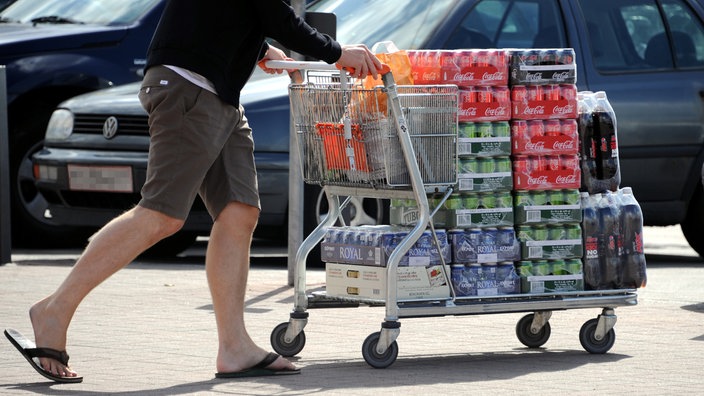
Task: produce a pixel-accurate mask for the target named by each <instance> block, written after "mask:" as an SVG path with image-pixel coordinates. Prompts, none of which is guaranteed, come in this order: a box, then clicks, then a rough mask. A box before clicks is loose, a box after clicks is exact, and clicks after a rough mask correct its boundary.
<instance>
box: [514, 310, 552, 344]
mask: <svg viewBox="0 0 704 396" xmlns="http://www.w3.org/2000/svg"><path fill="white" fill-rule="evenodd" d="M532 323H533V314H529V315H526V316H524V317H522V318H521V320H519V321H518V323H517V324H516V336H517V337H518V341H520V342H521V343H522V344H523V345H525V346H527V347H528V348H539V347H541V346H542V345H543V344H545V343H546V342H548V338H550V323H549V322H547V323H545V326H543V328H542V329H540V331H539V332H538V333H533V332H532V331H531V330H530V326H531V324H532Z"/></svg>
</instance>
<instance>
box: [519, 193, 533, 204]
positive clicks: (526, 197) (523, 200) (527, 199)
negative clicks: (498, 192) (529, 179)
mask: <svg viewBox="0 0 704 396" xmlns="http://www.w3.org/2000/svg"><path fill="white" fill-rule="evenodd" d="M514 202H515V205H516V206H533V197H532V195H531V193H530V191H527V190H518V191H516V192H515V199H514Z"/></svg>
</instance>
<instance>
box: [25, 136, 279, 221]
mask: <svg viewBox="0 0 704 396" xmlns="http://www.w3.org/2000/svg"><path fill="white" fill-rule="evenodd" d="M32 159H33V165H34V168H35V171H34V173H35V183H36V186H37V188H38V189H39V191H40V193H41V194H42V196H43V197H44V198H45V199H46V201H47V202H48V208H47V211H46V214H45V215H46V216H50V217H51V219H52V221H54V222H55V223H57V224H64V225H71V226H87V227H101V226H102V225H104V224H105V223H107V222H108V221H110V220H111V219H113V218H114V217H116V216H118V215H120V214H121V213H123V212H124V211H126V210H128V209H130V208H132V207H134V206H135V205H136V204H137V203H138V202H139V200H140V198H141V196H140V190H141V188H142V185H144V182H145V180H146V172H147V153H142V152H120V151H91V150H76V149H65V148H45V149H43V150H41V151H40V152H38V153H36V154H35V155H34V156H33V158H32ZM261 164H262V165H261V166H260V162H258V164H257V172H258V179H259V186H260V198H261V201H262V213H261V216H260V219H259V228H261V229H264V228H269V227H278V228H279V229H280V227H282V226H283V225H284V224H285V222H286V215H287V201H288V192H287V189H288V179H287V178H288V156H285V160H284V157H283V156H282V155H273V156H271V155H264V158H263V159H262V161H261ZM264 164H266V165H264ZM37 176H39V177H37ZM265 186H268V187H266V188H263V187H265ZM211 226H212V219H211V217H210V215H209V214H208V212H207V211H206V210H205V207H204V205H203V203H202V202H201V201H200V198H196V202H195V203H194V205H193V209H192V210H191V212H190V214H189V216H188V219H187V220H186V223H185V224H184V228H183V229H184V230H185V231H197V232H209V231H210V228H211Z"/></svg>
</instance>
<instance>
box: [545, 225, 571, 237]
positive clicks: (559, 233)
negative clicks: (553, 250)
mask: <svg viewBox="0 0 704 396" xmlns="http://www.w3.org/2000/svg"><path fill="white" fill-rule="evenodd" d="M547 228H548V240H549V241H562V240H565V239H567V230H566V229H565V227H564V226H562V225H561V224H555V225H552V224H551V225H549V226H548V227H547Z"/></svg>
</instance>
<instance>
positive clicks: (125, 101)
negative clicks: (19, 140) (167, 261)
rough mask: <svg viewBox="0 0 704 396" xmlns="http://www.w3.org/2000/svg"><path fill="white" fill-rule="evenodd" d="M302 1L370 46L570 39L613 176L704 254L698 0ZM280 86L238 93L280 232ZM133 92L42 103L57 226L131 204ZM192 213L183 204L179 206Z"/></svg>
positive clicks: (271, 219) (44, 171) (141, 158)
mask: <svg viewBox="0 0 704 396" xmlns="http://www.w3.org/2000/svg"><path fill="white" fill-rule="evenodd" d="M309 9H310V10H314V11H321V12H333V13H335V14H336V15H337V20H338V26H337V38H338V39H339V40H340V41H341V42H343V43H354V42H363V43H366V44H367V45H370V46H371V45H372V44H374V43H376V42H379V41H383V40H392V41H394V42H395V43H396V45H397V46H398V47H399V48H405V49H418V48H431V49H459V48H530V47H533V48H546V47H547V48H560V47H571V48H574V50H575V53H576V60H577V70H578V78H577V80H578V84H577V85H578V88H579V90H583V91H584V90H591V91H606V92H607V94H608V98H609V100H610V102H611V104H612V105H613V107H614V109H615V111H616V115H617V118H618V133H619V136H618V138H619V153H620V160H621V172H622V183H621V185H623V186H631V187H632V188H633V190H634V192H635V195H636V197H637V199H638V201H639V202H640V204H641V206H642V208H643V211H644V217H645V223H646V224H647V225H672V224H681V225H682V229H683V231H684V234H685V236H686V237H687V239H688V241H689V243H690V244H691V245H692V246H693V247H694V248H695V249H696V250H697V251H698V252H699V253H700V254H704V232H701V231H700V227H701V226H700V225H701V224H704V213H703V212H704V210H701V208H702V207H704V193H703V192H702V183H701V170H702V163H703V162H704V106H702V97H703V95H704V25H703V24H702V17H703V16H704V8H703V7H702V3H701V1H699V0H697V1H692V0H686V1H685V0H437V1H432V2H431V1H423V2H420V1H415V0H404V1H394V2H389V1H384V0H377V1H374V0H368V1H366V2H364V4H363V5H361V4H360V3H359V2H357V1H354V0H335V1H319V2H315V3H313V4H312V5H311V7H310V8H309ZM287 84H288V79H287V78H286V77H280V78H269V79H261V80H258V81H253V82H251V83H249V84H248V86H247V87H246V89H245V91H244V92H243V97H242V101H243V103H244V105H245V108H246V114H247V117H248V118H249V120H250V124H251V125H252V127H253V129H254V138H255V144H256V161H257V168H258V170H259V177H260V179H259V185H260V188H261V193H262V204H263V212H262V220H261V221H260V223H261V224H262V225H263V226H265V225H274V226H277V225H278V227H279V229H281V227H284V226H285V225H286V218H287V217H286V216H287V213H288V206H287V199H286V197H287V193H288V178H287V175H288V151H289V102H288V96H287V90H286V87H287ZM136 92H137V85H132V86H127V87H123V88H119V89H117V90H113V91H106V92H100V93H96V94H92V95H86V96H82V97H78V98H75V99H73V100H71V101H68V102H65V103H63V104H61V105H60V107H59V109H58V110H57V113H55V118H56V120H55V121H56V122H55V123H53V125H52V126H50V128H49V130H48V132H47V139H46V144H45V148H44V150H42V151H41V152H40V153H37V155H35V156H34V161H35V164H36V165H37V166H38V167H39V170H40V172H39V174H38V179H37V186H38V187H39V188H40V190H41V191H42V194H43V195H44V196H45V197H46V198H47V200H48V202H49V207H48V209H49V213H51V214H52V215H53V216H54V219H56V221H57V222H61V223H64V224H74V225H78V224H77V223H82V222H83V223H84V225H97V223H98V222H99V221H95V220H94V219H101V220H100V221H103V219H106V218H108V217H110V216H112V215H113V214H114V213H116V212H118V211H120V210H122V209H124V208H125V207H127V206H129V205H132V204H134V202H136V199H137V192H138V191H139V187H140V186H141V183H142V182H143V179H144V176H143V175H144V167H145V162H146V150H147V139H148V137H147V128H146V116H145V114H144V113H143V111H142V110H141V108H140V105H139V102H138V101H137V99H136ZM110 117H115V118H116V119H117V121H118V123H119V125H122V127H120V128H118V130H117V136H116V137H112V138H110V139H107V138H106V137H104V136H103V125H106V121H107V120H108V119H109V118H110ZM59 127H60V128H59ZM59 130H60V131H59ZM57 131H59V132H60V133H57ZM76 166H80V167H81V168H79V169H81V171H82V172H88V173H87V174H90V172H96V174H97V175H106V174H109V173H110V172H107V171H109V170H110V169H112V167H115V166H123V167H126V168H123V170H125V172H126V170H127V169H129V170H130V172H131V173H130V174H131V177H132V186H131V187H132V188H131V193H125V192H117V191H101V192H94V191H93V192H87V191H82V190H80V189H76V188H72V185H71V183H70V178H71V177H72V176H70V173H69V167H76ZM113 188H114V187H113ZM306 192H307V193H308V194H309V195H307V197H306V199H305V201H306V210H305V211H304V213H303V214H301V215H302V216H304V217H305V218H306V219H308V222H309V223H310V221H311V220H315V219H316V216H317V214H319V213H320V212H322V211H324V209H325V208H324V205H323V204H321V203H320V202H321V200H320V199H319V197H320V195H319V190H314V189H312V187H307V188H306ZM322 202H324V200H323V201H322ZM378 206H379V205H378V203H374V204H373V205H371V207H372V208H373V209H371V212H372V213H373V214H374V215H375V216H372V217H373V219H372V220H371V222H374V221H376V219H377V218H378V216H377V215H378V211H377V209H376V208H377V207H378ZM87 214H93V216H94V217H93V218H92V219H88V217H89V216H87ZM200 214H202V211H200V210H199V208H194V211H193V212H192V216H194V217H195V218H198V217H199V216H200ZM363 215H364V213H361V216H358V217H364V216H363ZM86 219H88V220H86ZM89 220H90V221H89ZM367 221H370V220H369V219H368V220H367ZM90 223H96V224H90ZM194 229H195V230H197V229H198V226H195V228H194Z"/></svg>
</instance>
